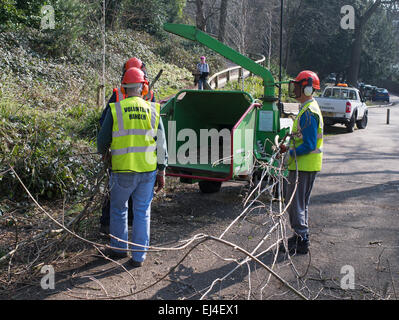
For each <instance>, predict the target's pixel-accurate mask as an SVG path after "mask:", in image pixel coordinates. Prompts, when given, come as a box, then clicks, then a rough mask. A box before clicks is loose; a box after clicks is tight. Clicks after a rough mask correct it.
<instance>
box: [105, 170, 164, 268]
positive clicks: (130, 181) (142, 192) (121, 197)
mask: <svg viewBox="0 0 399 320" xmlns="http://www.w3.org/2000/svg"><path fill="white" fill-rule="evenodd" d="M155 179H156V171H151V172H143V173H117V172H113V173H112V174H111V179H110V185H109V188H110V190H111V210H110V226H109V228H110V230H109V231H110V234H112V235H113V236H115V237H117V238H119V239H121V240H124V241H128V225H127V212H128V200H129V197H130V196H131V197H132V199H133V226H132V241H131V242H133V243H137V244H140V245H144V246H148V245H149V243H150V216H151V201H152V198H153V195H154V184H155ZM111 246H112V247H117V248H121V249H128V245H127V243H124V242H121V241H118V240H116V239H113V238H111ZM131 250H132V251H133V252H132V258H133V260H135V261H138V262H142V261H144V259H145V257H146V252H145V251H147V249H146V248H143V247H139V246H132V248H131ZM134 250H141V252H140V251H134Z"/></svg>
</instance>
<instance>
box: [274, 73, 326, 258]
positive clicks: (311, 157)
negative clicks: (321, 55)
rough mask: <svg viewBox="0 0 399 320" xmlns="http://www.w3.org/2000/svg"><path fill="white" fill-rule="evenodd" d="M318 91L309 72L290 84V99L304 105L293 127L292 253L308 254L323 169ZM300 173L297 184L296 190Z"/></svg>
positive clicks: (316, 80) (315, 78)
mask: <svg viewBox="0 0 399 320" xmlns="http://www.w3.org/2000/svg"><path fill="white" fill-rule="evenodd" d="M315 90H320V80H319V77H318V76H317V74H316V73H314V72H312V71H308V70H305V71H302V72H300V73H299V74H298V76H297V77H296V78H295V81H291V83H290V88H289V91H290V96H291V97H293V98H295V99H296V100H297V101H298V102H300V103H301V106H300V110H299V113H298V115H297V116H296V118H295V120H294V124H293V127H292V138H291V140H290V147H289V160H288V170H289V174H288V184H287V186H286V195H285V199H286V200H287V202H288V201H289V200H290V199H291V197H292V196H293V198H292V202H291V205H290V207H289V208H288V214H289V220H290V224H291V228H292V229H293V231H294V235H293V236H292V237H290V238H289V239H288V252H289V253H290V254H293V253H295V252H296V253H298V254H307V253H308V251H309V225H308V207H309V200H310V194H311V192H312V188H313V184H314V181H315V178H316V175H317V173H318V172H319V171H321V167H322V160H323V116H322V114H321V111H320V108H319V105H318V104H317V102H316V100H315V99H313V93H314V91H315ZM285 151H288V150H286V148H283V150H282V152H285ZM297 173H298V184H297V186H296V187H295V181H296V178H297ZM295 188H296V191H295ZM294 192H295V193H294ZM280 250H281V251H283V252H286V246H285V245H284V243H281V244H280Z"/></svg>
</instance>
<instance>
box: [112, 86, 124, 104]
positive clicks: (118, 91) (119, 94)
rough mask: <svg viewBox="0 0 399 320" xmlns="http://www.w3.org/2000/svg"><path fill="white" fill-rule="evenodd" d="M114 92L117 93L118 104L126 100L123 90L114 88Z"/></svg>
mask: <svg viewBox="0 0 399 320" xmlns="http://www.w3.org/2000/svg"><path fill="white" fill-rule="evenodd" d="M114 92H115V93H116V102H119V101H122V100H123V99H125V95H124V94H123V92H122V89H121V88H114Z"/></svg>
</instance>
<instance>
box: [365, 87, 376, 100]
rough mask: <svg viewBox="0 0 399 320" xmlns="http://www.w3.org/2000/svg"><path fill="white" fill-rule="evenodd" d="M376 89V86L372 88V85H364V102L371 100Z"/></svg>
mask: <svg viewBox="0 0 399 320" xmlns="http://www.w3.org/2000/svg"><path fill="white" fill-rule="evenodd" d="M376 89H377V87H376V86H372V85H369V84H366V85H365V86H364V91H363V95H364V98H365V99H366V100H371V99H372V97H373V95H374V92H375V90H376Z"/></svg>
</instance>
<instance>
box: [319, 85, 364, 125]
mask: <svg viewBox="0 0 399 320" xmlns="http://www.w3.org/2000/svg"><path fill="white" fill-rule="evenodd" d="M315 99H316V101H317V103H318V104H319V106H320V110H321V113H322V114H323V119H324V124H325V125H330V126H332V125H334V124H336V123H341V124H344V125H345V126H346V129H347V131H348V132H353V130H354V128H355V124H356V126H357V127H358V128H359V129H364V128H366V126H367V115H368V110H367V106H366V103H365V102H366V100H365V99H364V98H363V97H362V95H361V93H360V91H359V90H358V89H356V88H352V87H347V86H339V85H338V86H328V87H326V88H325V89H324V91H323V94H322V95H321V97H318V98H315Z"/></svg>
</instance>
